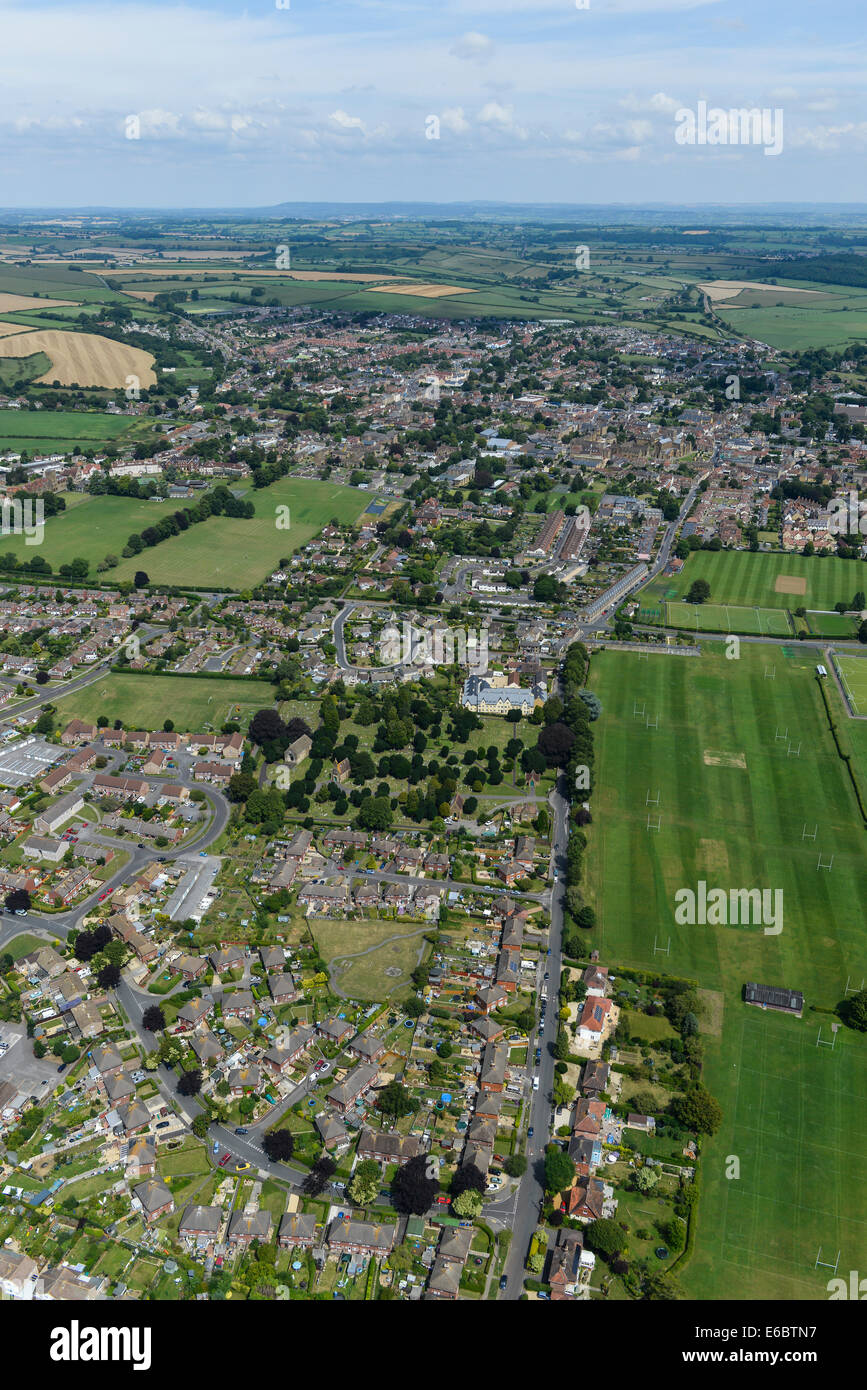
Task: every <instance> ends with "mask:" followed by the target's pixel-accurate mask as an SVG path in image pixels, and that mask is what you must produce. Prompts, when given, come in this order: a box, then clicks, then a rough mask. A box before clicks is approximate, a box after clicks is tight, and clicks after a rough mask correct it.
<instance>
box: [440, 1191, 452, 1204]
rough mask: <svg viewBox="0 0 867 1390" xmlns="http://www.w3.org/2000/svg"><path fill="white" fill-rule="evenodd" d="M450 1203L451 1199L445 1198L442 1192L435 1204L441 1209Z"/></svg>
mask: <svg viewBox="0 0 867 1390" xmlns="http://www.w3.org/2000/svg"><path fill="white" fill-rule="evenodd" d="M450 1201H451V1197H447V1196H446V1195H445V1193H444V1192H443V1193H440V1195H439V1197H437V1203H438V1205H439V1206H441V1207H447V1206H448V1204H449V1202H450Z"/></svg>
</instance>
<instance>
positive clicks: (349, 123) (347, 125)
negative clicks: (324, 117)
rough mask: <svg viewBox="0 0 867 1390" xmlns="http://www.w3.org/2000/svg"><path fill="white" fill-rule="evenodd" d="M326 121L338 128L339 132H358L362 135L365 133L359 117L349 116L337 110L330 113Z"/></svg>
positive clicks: (362, 122)
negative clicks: (331, 122)
mask: <svg viewBox="0 0 867 1390" xmlns="http://www.w3.org/2000/svg"><path fill="white" fill-rule="evenodd" d="M328 119H329V120H330V121H333V122H334V124H335V125H336V126H339V127H340V129H341V130H360V131H361V133H362V135H364V134H366V133H367V131H366V127H365V124H364V121H363V120H362V119H361V117H360V116H350V115H348V113H347V112H346V111H340V110H338V111H332V112H331V115H330V116H329V117H328Z"/></svg>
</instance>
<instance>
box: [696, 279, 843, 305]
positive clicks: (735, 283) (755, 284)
mask: <svg viewBox="0 0 867 1390" xmlns="http://www.w3.org/2000/svg"><path fill="white" fill-rule="evenodd" d="M698 288H699V289H700V290H704V293H705V294H706V295H707V297H708V299H712V300H713V301H714V302H716V300H718V299H734V298H736V296H737V295H739V294H740V292H741V290H765V291H767V290H779V291H780V293H782V294H821V293H822V291H821V290H798V289H794V288H793V287H792V286H791V285H763V284H761V282H759V281H755V280H711V281H710V282H709V283H708V284H706V285H699V287H698Z"/></svg>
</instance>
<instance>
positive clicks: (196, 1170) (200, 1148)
mask: <svg viewBox="0 0 867 1390" xmlns="http://www.w3.org/2000/svg"><path fill="white" fill-rule="evenodd" d="M157 1169H158V1171H159V1175H160V1177H161V1178H166V1177H180V1176H181V1175H183V1176H184V1177H202V1176H204V1175H205V1173H208V1172H209V1171H210V1164H209V1163H208V1156H207V1153H206V1152H205V1148H204V1145H202V1144H191V1145H189V1146H188V1147H186V1148H183V1149H175V1151H174V1152H173V1153H165V1154H162V1155H161V1156H160V1159H159V1162H158V1163H157Z"/></svg>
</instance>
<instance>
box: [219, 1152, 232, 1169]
mask: <svg viewBox="0 0 867 1390" xmlns="http://www.w3.org/2000/svg"><path fill="white" fill-rule="evenodd" d="M231 1157H232V1155H231V1154H223V1157H222V1158H221V1159H220V1167H221V1168H225V1166H226V1164H227V1163H228V1162H229V1159H230V1158H231Z"/></svg>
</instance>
